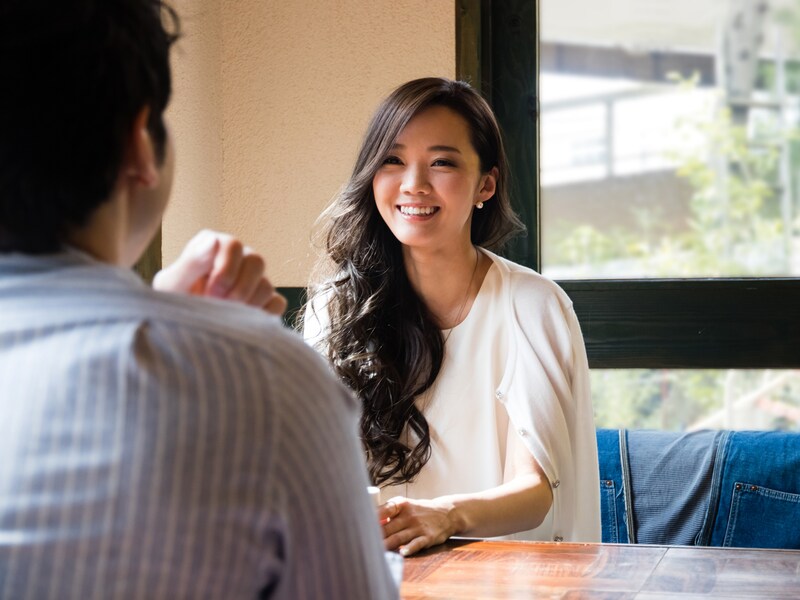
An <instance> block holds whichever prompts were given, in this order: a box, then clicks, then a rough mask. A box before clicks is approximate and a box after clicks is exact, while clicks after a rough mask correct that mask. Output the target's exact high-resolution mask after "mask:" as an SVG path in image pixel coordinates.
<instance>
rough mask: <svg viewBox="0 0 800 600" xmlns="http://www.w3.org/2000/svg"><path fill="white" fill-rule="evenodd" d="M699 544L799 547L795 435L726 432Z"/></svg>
mask: <svg viewBox="0 0 800 600" xmlns="http://www.w3.org/2000/svg"><path fill="white" fill-rule="evenodd" d="M719 454H720V459H719V461H718V463H717V468H716V469H715V470H716V471H717V472H716V473H715V480H717V481H716V483H717V484H718V485H717V486H716V489H715V491H716V495H717V497H716V498H714V499H712V502H711V504H710V505H709V511H708V517H707V520H706V528H705V529H706V531H705V532H704V536H703V539H702V540H701V543H707V544H708V545H710V546H737V547H745V548H795V549H796V548H800V435H799V434H797V433H785V432H778V431H768V432H761V431H730V432H727V435H726V439H725V440H724V442H723V443H722V444H721V446H720V453H719Z"/></svg>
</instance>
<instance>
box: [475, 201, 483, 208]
mask: <svg viewBox="0 0 800 600" xmlns="http://www.w3.org/2000/svg"><path fill="white" fill-rule="evenodd" d="M475 208H478V209H481V208H483V202H478V203H477V204H476V205H475Z"/></svg>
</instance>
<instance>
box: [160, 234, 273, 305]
mask: <svg viewBox="0 0 800 600" xmlns="http://www.w3.org/2000/svg"><path fill="white" fill-rule="evenodd" d="M264 270H265V262H264V259H263V258H262V257H261V255H259V254H257V253H256V252H254V251H253V250H251V249H250V248H247V247H246V246H244V245H243V244H242V242H240V241H239V240H237V239H236V238H234V237H232V236H230V235H228V234H225V233H219V232H216V231H210V230H207V229H206V230H203V231H201V232H200V233H198V234H197V235H195V236H194V237H193V238H192V239H191V240H190V241H189V243H188V244H186V248H184V250H183V252H182V253H181V255H180V256H179V257H178V260H176V261H175V262H174V263H173V264H171V265H170V266H168V267H166V268H164V269H163V270H161V271H159V272H158V273H157V274H156V276H155V278H154V280H153V287H154V288H155V289H157V290H159V291H164V292H181V293H185V294H192V295H196V296H208V297H211V298H222V299H225V300H232V301H234V302H241V303H242V304H248V305H250V306H255V307H257V308H261V309H262V310H264V311H266V312H268V313H272V314H275V315H281V314H283V312H284V311H285V310H286V298H284V297H283V296H281V295H280V294H279V293H277V292H276V291H275V288H274V287H273V286H272V284H271V283H270V281H269V279H267V277H266V275H265V273H264Z"/></svg>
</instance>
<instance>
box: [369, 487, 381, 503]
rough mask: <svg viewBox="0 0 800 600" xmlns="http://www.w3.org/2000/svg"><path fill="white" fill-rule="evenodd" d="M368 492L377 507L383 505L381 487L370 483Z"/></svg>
mask: <svg viewBox="0 0 800 600" xmlns="http://www.w3.org/2000/svg"><path fill="white" fill-rule="evenodd" d="M367 493H368V494H369V497H370V498H372V504H373V505H374V506H375V508H376V509H377V508H378V507H379V506H380V505H381V489H380V488H379V487H375V486H374V485H369V486H367Z"/></svg>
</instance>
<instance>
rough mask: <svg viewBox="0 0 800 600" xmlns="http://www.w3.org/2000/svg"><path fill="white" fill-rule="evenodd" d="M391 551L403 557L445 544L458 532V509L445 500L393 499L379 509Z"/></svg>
mask: <svg viewBox="0 0 800 600" xmlns="http://www.w3.org/2000/svg"><path fill="white" fill-rule="evenodd" d="M378 519H380V523H381V525H382V526H383V543H384V545H385V546H386V549H387V550H398V551H399V552H400V554H402V555H403V556H409V555H411V554H414V553H415V552H419V551H420V550H422V549H424V548H427V547H429V546H434V545H436V544H441V543H443V542H445V541H446V540H447V539H448V538H449V537H450V536H452V535H456V534H457V533H458V530H459V527H458V525H457V523H456V520H457V519H456V514H455V507H454V506H453V504H452V503H450V502H448V501H447V500H446V499H444V498H438V499H436V500H411V499H409V498H404V497H402V496H397V497H395V498H392V499H391V500H389V501H388V502H386V503H385V504H383V505H381V506H380V508H379V509H378Z"/></svg>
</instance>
